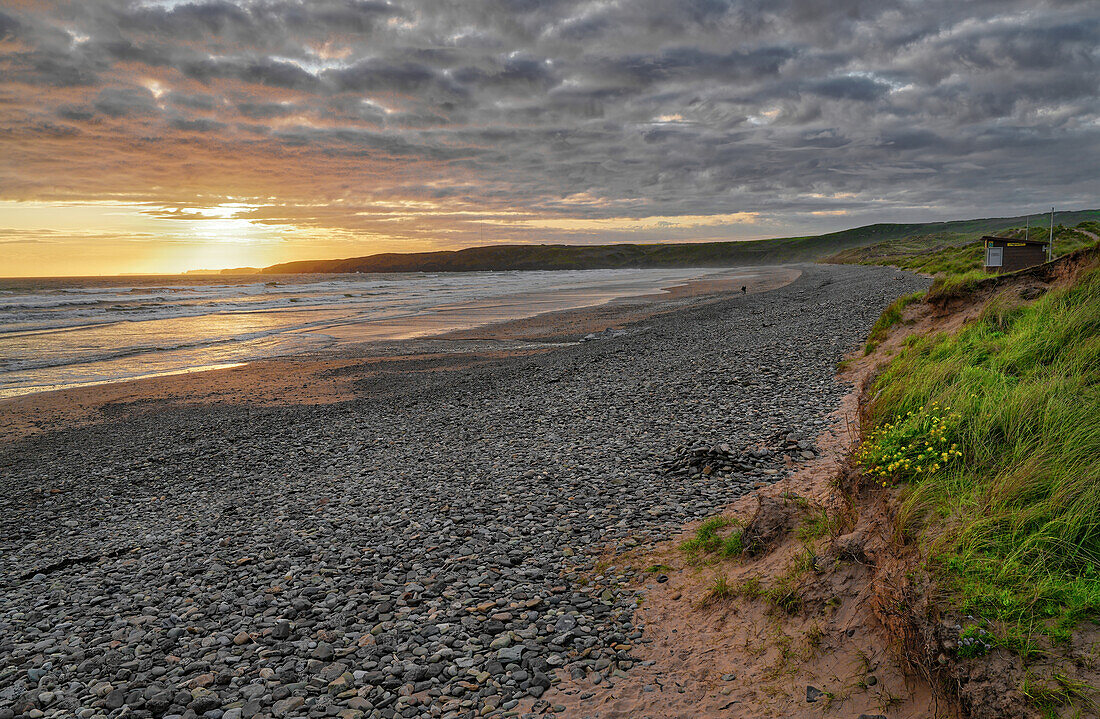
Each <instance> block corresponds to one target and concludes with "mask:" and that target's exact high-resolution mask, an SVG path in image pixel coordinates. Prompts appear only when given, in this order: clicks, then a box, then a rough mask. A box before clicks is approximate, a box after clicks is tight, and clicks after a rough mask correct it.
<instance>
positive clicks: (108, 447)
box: [0, 265, 928, 719]
mask: <svg viewBox="0 0 1100 719" xmlns="http://www.w3.org/2000/svg"><path fill="white" fill-rule="evenodd" d="M797 270H798V271H799V272H798V274H797V279H794V280H793V281H791V282H790V283H789V284H785V285H783V286H781V287H778V288H775V289H769V290H767V291H760V292H749V293H748V294H742V293H741V292H740V291H729V290H725V291H717V290H715V291H714V292H709V293H706V294H696V295H684V296H680V297H677V298H676V299H675V300H668V301H666V302H664V304H661V303H660V302H656V303H655V304H654V306H653V308H652V309H651V311H649V312H648V313H646V314H645V315H644V316H639V314H638V313H637V312H636V308H630V311H628V308H625V307H624V308H623V309H622V310H621V312H620V310H616V309H615V308H614V307H611V308H605V309H603V310H601V312H600V313H599V315H598V318H599V322H600V323H603V324H602V325H601V327H600V331H595V332H593V331H591V330H592V329H593V327H589V326H586V327H585V330H584V331H573V330H572V329H571V328H572V327H574V326H575V324H576V323H573V324H570V323H569V322H564V323H563V321H562V318H561V317H557V318H554V319H547V320H546V326H545V328H544V331H543V332H542V334H541V337H542V340H541V341H540V339H539V337H534V338H532V337H530V336H528V337H526V338H525V339H523V340H518V339H515V338H513V337H512V336H511V335H509V333H508V332H506V331H501V332H499V333H497V334H496V335H493V334H492V333H491V332H485V333H482V336H481V337H480V339H476V340H474V339H469V338H464V339H454V338H452V339H446V338H444V339H439V340H430V339H428V340H423V339H422V340H415V341H409V342H406V343H390V344H387V345H385V346H384V347H382V346H371V347H363V348H360V349H358V350H355V351H354V352H351V351H349V353H347V354H345V356H343V357H342V359H341V361H340V362H339V363H338V364H333V365H332V366H331V368H330V369H328V370H325V369H323V368H322V369H321V370H320V372H321V373H322V374H324V373H325V372H328V375H327V377H328V379H332V378H334V377H336V378H338V379H339V380H340V381H341V382H343V383H344V384H345V385H346V386H347V387H348V388H349V391H348V393H347V396H346V397H343V398H342V399H339V400H338V401H326V402H323V403H301V402H287V403H278V402H272V403H264V404H251V403H234V402H218V403H212V404H203V403H190V404H188V403H172V402H150V403H149V404H148V405H147V406H142V405H141V403H140V402H136V403H130V404H129V405H127V407H126V409H127V411H125V412H122V411H118V412H114V410H113V408H112V407H113V406H111V405H108V406H105V408H104V409H103V410H102V411H101V412H100V415H101V417H100V419H99V420H98V421H96V422H94V423H90V424H82V425H81V426H79V427H75V426H74V427H72V428H64V427H53V428H51V429H50V430H49V431H46V432H39V433H36V434H27V435H25V436H19V437H15V438H9V439H8V440H5V441H3V442H2V443H0V719H12V718H13V717H30V718H32V719H38V718H39V717H71V716H76V717H80V718H81V719H105V718H110V719H118V718H120V717H156V718H158V719H159V718H161V717H171V718H172V719H181V718H183V719H195V718H196V717H206V718H207V719H253V718H257V719H268V718H270V717H330V716H331V717H342V718H343V719H368V718H371V719H374V718H379V717H383V718H385V719H391V718H392V717H410V718H411V717H447V718H457V717H475V716H536V715H537V716H555V715H556V716H564V715H563V714H560V713H557V712H560V710H559V709H557V708H556V707H557V706H558V705H557V703H556V702H555V696H556V695H559V696H560V694H559V689H558V688H557V684H558V683H559V682H560V681H561V678H562V677H569V678H571V679H574V680H578V681H579V682H580V683H582V684H583V683H584V682H589V683H592V684H593V685H596V684H604V683H612V684H613V683H615V682H616V681H618V680H619V679H620V678H621V677H623V676H624V675H626V674H628V673H629V672H630V671H631V669H632V668H634V666H635V663H636V661H637V660H636V658H635V657H634V654H633V653H632V649H633V648H634V647H636V646H638V645H639V644H640V643H644V642H646V631H645V626H644V623H643V622H642V621H640V620H639V619H638V616H637V614H636V611H635V610H636V609H637V607H638V606H639V601H640V600H641V599H642V598H641V597H640V596H639V595H638V594H637V593H636V592H635V591H633V590H630V589H628V588H627V587H626V586H625V585H627V584H630V583H631V580H632V579H633V572H635V571H637V570H633V569H626V568H623V567H616V566H615V563H614V559H613V558H614V556H615V553H616V552H617V551H621V550H625V549H630V548H635V547H639V546H646V545H649V544H653V543H656V542H660V541H663V540H667V539H669V538H670V537H673V536H676V535H677V534H678V533H679V532H680V531H681V528H682V527H683V525H684V524H685V523H686V522H689V521H692V520H695V519H699V518H702V517H706V516H710V515H713V514H715V513H717V512H720V511H721V510H722V508H723V507H725V506H726V505H727V504H729V503H730V502H731V501H733V500H735V499H737V498H738V497H740V496H743V495H744V494H746V493H749V492H752V491H753V490H754V489H756V488H757V487H759V486H762V485H765V484H768V483H771V482H774V481H776V480H777V479H780V478H782V477H784V476H786V475H788V474H789V473H790V472H791V471H792V468H795V467H797V466H798V463H799V462H802V461H806V460H809V459H812V458H813V457H815V456H816V448H815V446H814V439H815V438H816V437H817V436H818V435H820V434H821V433H822V431H824V430H825V429H826V427H827V426H828V422H829V421H830V420H829V419H827V417H828V415H829V414H830V413H831V412H833V410H835V409H836V407H837V405H838V402H839V400H840V398H841V397H842V396H843V395H844V393H845V392H847V391H848V389H849V388H847V387H845V386H844V385H842V384H840V383H838V382H837V380H836V379H835V371H836V365H837V362H838V361H839V360H841V359H842V358H843V356H844V355H845V354H846V353H848V352H850V351H852V350H853V349H855V348H856V347H858V346H859V345H860V343H861V342H862V340H863V339H864V338H865V337H866V335H867V332H868V331H869V329H870V328H871V326H872V324H873V323H874V322H875V320H876V319H877V318H878V316H879V314H880V313H881V311H882V309H883V308H884V307H885V306H886V305H887V304H889V303H890V302H891V301H892V300H893V299H894V298H896V297H898V296H900V295H903V294H907V293H910V292H913V291H914V290H917V289H922V288H924V287H926V286H927V284H928V283H927V280H925V279H923V278H921V277H918V276H916V275H912V274H907V273H901V272H898V271H896V270H893V269H890V268H885V267H871V266H866V267H865V266H834V265H800V266H798V267H797ZM617 312H620V314H619V315H617V314H616V313H617ZM588 324H591V322H589V323H588ZM528 325H530V323H528ZM525 332H526V333H527V334H530V330H529V329H528V330H525ZM536 334H537V333H536ZM540 342H541V343H540ZM357 353H358V354H357ZM380 353H381V354H384V355H386V356H389V357H390V358H407V359H401V360H400V361H392V362H389V363H388V364H387V365H386V367H387V368H388V369H386V370H385V371H379V370H378V363H377V362H376V361H374V360H375V359H376V358H377V357H378V356H379V354H380ZM368 360H370V361H368ZM245 372H247V369H246V370H245ZM244 376H247V374H245V375H244ZM195 381H201V380H195ZM307 381H308V380H306V379H303V383H305V382H307ZM0 411H3V406H2V405H0ZM571 691H574V690H571Z"/></svg>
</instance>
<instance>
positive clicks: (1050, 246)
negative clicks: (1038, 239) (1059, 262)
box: [1047, 207, 1054, 262]
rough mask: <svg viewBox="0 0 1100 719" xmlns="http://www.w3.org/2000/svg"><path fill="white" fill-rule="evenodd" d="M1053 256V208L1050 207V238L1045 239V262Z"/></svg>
mask: <svg viewBox="0 0 1100 719" xmlns="http://www.w3.org/2000/svg"><path fill="white" fill-rule="evenodd" d="M1053 258H1054V208H1053V207H1051V208H1050V239H1048V240H1047V262H1050V261H1051V260H1052V259H1053Z"/></svg>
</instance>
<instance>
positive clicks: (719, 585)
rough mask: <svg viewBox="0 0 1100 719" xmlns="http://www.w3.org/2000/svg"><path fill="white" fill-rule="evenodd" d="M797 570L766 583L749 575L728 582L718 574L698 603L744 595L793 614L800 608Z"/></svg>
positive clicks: (706, 603)
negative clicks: (734, 581)
mask: <svg viewBox="0 0 1100 719" xmlns="http://www.w3.org/2000/svg"><path fill="white" fill-rule="evenodd" d="M799 574H800V573H799V572H797V571H788V572H787V573H786V574H784V575H783V576H781V577H779V578H778V579H776V580H775V582H774V583H772V584H770V585H768V584H765V583H764V582H763V580H761V579H760V577H756V576H750V577H746V578H745V579H743V580H741V582H739V583H733V582H730V580H729V578H728V577H726V576H724V575H719V576H718V577H716V578H715V579H714V582H713V583H711V585H710V587H708V588H707V591H706V592H705V593H704V594H703V597H702V600H701V601H700V603H701V604H702V605H703V606H708V605H711V604H714V603H716V602H720V601H725V600H729V599H733V598H734V597H744V598H745V599H760V600H763V601H766V602H767V603H768V604H770V605H771V606H772V607H774V608H776V609H781V610H782V611H784V612H786V613H787V614H794V613H795V612H797V611H798V610H799V609H801V608H802V592H801V591H800V589H799V582H798V576H799Z"/></svg>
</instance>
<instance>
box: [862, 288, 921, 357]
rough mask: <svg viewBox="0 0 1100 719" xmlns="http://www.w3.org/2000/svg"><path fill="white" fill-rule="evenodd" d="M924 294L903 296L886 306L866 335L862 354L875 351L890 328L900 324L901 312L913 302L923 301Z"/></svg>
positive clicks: (915, 293)
mask: <svg viewBox="0 0 1100 719" xmlns="http://www.w3.org/2000/svg"><path fill="white" fill-rule="evenodd" d="M924 294H925V293H924V292H923V291H920V292H914V293H913V294H911V295H905V296H903V297H899V298H897V299H896V300H894V301H893V302H891V303H890V304H889V306H887V308H886V309H884V310H883V311H882V314H881V315H880V316H879V318H878V321H877V322H875V325H874V327H872V328H871V333H870V334H869V335H867V345H866V348H865V349H864V352H863V353H864V354H871V353H872V352H874V351H875V348H876V347H878V346H879V344H880V343H881V342H882V341H883V340H884V339H886V333H887V332H889V331H890V328H891V327H893V326H894V325H896V324H897V323H898V322H901V315H902V312H904V311H905V308H906V307H908V306H909V305H911V304H913V303H914V302H920V301H921V300H922V299H924Z"/></svg>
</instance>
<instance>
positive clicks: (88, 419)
mask: <svg viewBox="0 0 1100 719" xmlns="http://www.w3.org/2000/svg"><path fill="white" fill-rule="evenodd" d="M746 269H748V270H751V271H761V270H771V271H772V272H771V274H770V276H766V277H763V278H761V279H758V280H756V281H753V280H742V278H741V277H740V275H738V276H737V277H731V278H723V277H721V276H720V275H723V274H729V273H728V272H721V271H718V272H714V273H710V274H708V275H706V276H704V277H701V278H697V279H692V280H688V281H687V282H682V283H679V284H675V285H670V286H669V287H666V288H662V290H661V291H660V292H654V293H649V294H644V295H631V296H626V297H617V298H613V299H611V300H608V301H606V302H603V303H600V304H597V305H592V306H588V307H580V308H573V309H564V310H550V311H548V312H542V313H539V314H536V315H533V316H530V317H520V318H516V319H509V320H504V321H497V322H488V323H486V324H483V325H479V326H476V327H472V328H469V329H459V330H450V331H446V332H442V333H439V334H435V335H426V336H423V337H414V338H408V339H382V340H367V341H359V342H357V341H352V340H346V341H344V342H343V343H339V344H337V345H336V346H335V347H332V348H329V349H325V350H320V351H312V352H303V353H301V354H296V355H284V356H279V357H273V358H267V359H258V360H251V361H247V362H239V363H232V366H229V367H226V366H216V367H211V368H194V369H190V370H180V371H178V372H170V373H165V374H162V375H157V376H152V377H139V378H134V379H122V380H118V381H112V382H100V383H96V384H89V385H83V386H75V387H65V388H60V389H52V390H43V391H40V392H32V393H29V394H24V395H17V396H15V397H6V398H2V399H0V436H2V437H4V440H3V441H8V442H10V441H17V440H19V439H22V438H24V437H27V436H31V435H35V434H40V433H44V432H49V431H52V430H55V429H60V428H65V427H66V426H84V425H87V424H90V423H94V422H96V421H98V420H99V419H100V418H103V419H107V416H106V415H107V414H108V413H110V414H114V415H115V416H117V415H118V414H119V413H123V412H126V411H127V408H131V410H133V411H143V410H148V409H149V408H150V407H161V408H162V407H163V406H166V405H168V404H202V403H234V402H237V403H242V404H253V405H276V404H297V403H302V404H327V403H332V402H341V401H347V400H351V399H354V396H355V395H354V391H353V390H352V388H351V380H350V378H349V377H350V375H351V374H352V371H353V370H352V368H355V367H362V366H364V365H370V364H377V363H381V364H384V363H386V362H388V361H392V360H393V359H394V358H395V357H396V358H398V359H400V360H403V361H408V360H410V359H424V360H426V361H430V358H432V357H434V356H437V355H440V354H446V355H452V354H460V355H469V356H470V358H471V360H470V361H471V363H477V362H478V361H489V360H491V359H493V358H499V357H503V356H508V355H512V354H523V353H527V352H533V351H545V350H547V349H552V348H553V347H554V346H556V344H562V343H573V342H577V341H578V340H579V339H580V338H581V337H583V336H584V335H585V334H588V333H591V332H600V331H602V330H604V329H605V328H607V327H609V326H612V325H616V324H619V325H621V324H630V323H635V322H641V321H644V320H645V319H647V318H649V317H653V316H655V315H658V314H663V313H667V312H671V311H674V310H676V309H677V308H680V307H682V306H684V305H685V304H691V303H696V302H700V301H706V300H707V299H712V298H716V297H719V296H721V295H724V294H727V293H735V292H736V291H737V290H738V289H739V287H740V283H741V282H742V281H745V282H747V283H748V284H747V285H746V286H747V287H748V288H749V294H753V293H759V292H767V291H770V290H772V289H776V288H778V287H782V286H784V285H786V284H789V283H790V282H793V281H795V280H796V279H797V278H798V276H799V275H800V274H801V271H800V270H797V269H794V268H790V267H775V268H773V267H766V268H730V272H734V273H741V272H743V271H744V270H746ZM715 275H719V276H717V277H716V276H715ZM352 334H354V332H352ZM479 357H480V358H482V359H481V360H478V359H477V358H479ZM367 373H368V374H369V373H370V372H369V370H368V371H367ZM3 441H0V444H2V443H3Z"/></svg>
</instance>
